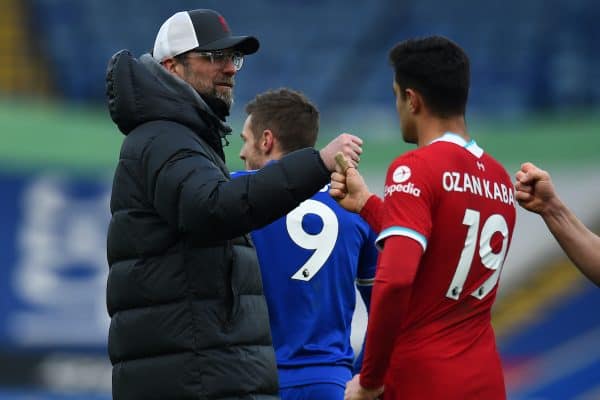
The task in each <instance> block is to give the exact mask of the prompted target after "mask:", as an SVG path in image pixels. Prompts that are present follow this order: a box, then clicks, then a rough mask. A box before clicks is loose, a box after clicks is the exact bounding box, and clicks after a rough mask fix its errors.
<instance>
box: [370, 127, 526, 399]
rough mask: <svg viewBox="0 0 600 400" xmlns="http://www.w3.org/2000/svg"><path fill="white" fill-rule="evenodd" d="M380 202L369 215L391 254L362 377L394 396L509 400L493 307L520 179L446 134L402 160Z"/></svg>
mask: <svg viewBox="0 0 600 400" xmlns="http://www.w3.org/2000/svg"><path fill="white" fill-rule="evenodd" d="M377 203H378V202H377V201H369V202H368V203H367V205H366V206H365V209H364V210H363V212H362V213H363V214H365V215H368V214H371V215H369V218H367V219H371V221H373V215H376V216H377V219H378V221H376V223H375V225H377V223H379V226H380V227H381V232H380V234H379V237H378V239H377V242H378V244H379V245H381V246H383V250H382V254H381V256H380V260H379V265H378V269H377V277H376V283H375V287H374V293H373V302H372V304H371V310H372V313H371V315H370V317H369V324H368V330H367V347H366V352H365V360H364V364H363V369H362V372H361V383H362V384H363V385H364V386H366V387H375V386H379V385H381V383H385V386H386V389H385V392H384V398H385V400H390V399H391V400H393V399H442V398H443V399H486V400H495V399H504V398H505V397H506V395H505V389H504V380H503V376H502V368H501V364H500V359H499V356H498V353H497V350H496V344H495V337H494V333H493V330H492V327H491V322H490V319H491V318H490V310H491V307H492V304H493V302H494V299H495V297H496V290H497V287H498V285H497V283H498V278H499V276H500V271H501V268H502V264H503V263H504V260H505V258H506V254H507V252H508V248H509V245H510V241H511V238H512V233H513V228H514V225H515V214H516V212H515V199H514V195H513V189H512V182H511V179H510V176H509V175H508V173H507V172H506V170H505V169H504V168H503V167H502V166H501V165H500V164H499V163H498V162H497V161H496V160H494V159H493V158H492V157H490V156H489V155H487V154H486V153H484V152H483V150H482V149H481V148H480V147H479V146H477V144H476V143H475V142H474V141H470V142H466V141H465V140H464V139H462V138H461V137H459V136H458V135H455V134H452V133H446V134H444V135H443V136H442V137H441V138H439V139H437V140H435V141H434V142H432V143H431V144H429V145H427V146H424V147H422V148H419V149H416V150H414V151H411V152H408V153H406V154H404V155H402V156H400V157H398V158H397V159H396V160H394V162H393V163H392V164H391V165H390V168H389V170H388V173H387V176H386V183H385V188H384V201H383V205H381V204H377ZM388 244H389V246H388ZM417 244H418V245H417ZM411 271H412V272H411ZM388 361H389V363H388ZM384 374H385V379H383V378H384Z"/></svg>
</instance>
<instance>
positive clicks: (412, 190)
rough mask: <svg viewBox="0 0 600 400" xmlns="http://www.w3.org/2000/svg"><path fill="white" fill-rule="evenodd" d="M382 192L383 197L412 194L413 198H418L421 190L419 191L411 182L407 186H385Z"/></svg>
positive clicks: (399, 184)
mask: <svg viewBox="0 0 600 400" xmlns="http://www.w3.org/2000/svg"><path fill="white" fill-rule="evenodd" d="M383 190H384V197H385V196H391V195H393V194H394V193H396V192H400V193H408V194H412V195H413V196H415V197H419V196H420V195H421V189H419V188H418V187H415V184H414V183H412V182H408V183H407V184H404V185H403V184H401V183H398V184H396V185H390V186H387V185H386V186H385V187H384V188H383Z"/></svg>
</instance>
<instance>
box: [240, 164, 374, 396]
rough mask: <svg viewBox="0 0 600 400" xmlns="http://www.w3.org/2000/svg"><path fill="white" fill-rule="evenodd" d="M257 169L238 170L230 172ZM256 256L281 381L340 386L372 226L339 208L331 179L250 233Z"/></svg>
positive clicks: (346, 372)
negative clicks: (307, 197)
mask: <svg viewBox="0 0 600 400" xmlns="http://www.w3.org/2000/svg"><path fill="white" fill-rule="evenodd" d="M254 172H255V171H239V172H234V173H232V174H231V176H232V177H233V178H235V177H236V176H240V175H245V174H251V173H254ZM251 237H252V240H253V242H254V245H255V247H256V252H257V254H258V259H259V262H260V267H261V272H262V278H263V286H264V291H265V296H266V299H267V304H268V308H269V317H270V323H271V332H272V336H273V345H274V347H275V352H276V356H277V366H278V369H279V381H280V386H281V387H282V388H285V387H290V386H297V385H305V384H310V383H318V382H330V383H337V384H341V385H345V383H346V381H347V380H348V379H350V378H351V372H350V371H351V368H352V362H353V359H354V353H353V350H352V347H351V345H350V327H351V321H352V315H353V313H354V307H355V303H356V291H355V283H356V284H358V285H359V290H360V289H361V287H360V285H364V286H366V288H367V290H364V291H363V290H361V294H363V298H365V297H366V298H365V302H366V303H367V306H368V301H369V299H368V295H369V294H370V286H371V285H372V283H373V279H374V277H375V266H376V263H377V250H376V248H375V244H374V243H375V238H376V235H375V233H374V232H373V231H372V230H371V229H370V228H369V225H368V224H367V223H366V222H365V221H364V220H363V219H362V218H361V217H360V216H359V215H357V214H354V213H350V212H348V211H346V210H344V209H343V208H342V207H340V206H339V205H338V204H337V203H336V201H335V200H334V199H333V198H332V197H331V196H330V195H329V186H326V187H324V188H323V189H321V191H319V192H318V193H317V194H315V195H314V196H313V197H312V198H310V199H308V200H306V201H304V202H302V203H301V204H300V205H299V206H298V207H297V208H296V209H294V210H293V211H291V212H290V213H289V214H288V215H287V216H285V217H283V218H280V219H278V220H277V221H275V222H273V223H271V224H270V225H267V226H265V227H264V228H261V229H258V230H255V231H253V232H252V234H251Z"/></svg>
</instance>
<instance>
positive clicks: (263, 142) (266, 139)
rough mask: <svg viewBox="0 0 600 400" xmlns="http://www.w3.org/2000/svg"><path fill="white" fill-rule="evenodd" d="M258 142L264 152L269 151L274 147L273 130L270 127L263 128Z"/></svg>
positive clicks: (267, 152)
mask: <svg viewBox="0 0 600 400" xmlns="http://www.w3.org/2000/svg"><path fill="white" fill-rule="evenodd" d="M259 144H260V147H261V149H263V151H264V152H265V154H269V153H271V152H272V151H273V150H274V148H275V135H274V134H273V131H271V130H270V129H265V130H264V131H263V134H262V137H261V138H260V143H259Z"/></svg>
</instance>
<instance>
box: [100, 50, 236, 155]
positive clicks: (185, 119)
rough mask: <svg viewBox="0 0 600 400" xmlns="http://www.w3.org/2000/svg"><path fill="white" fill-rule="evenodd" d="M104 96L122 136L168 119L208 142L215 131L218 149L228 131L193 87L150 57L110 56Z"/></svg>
mask: <svg viewBox="0 0 600 400" xmlns="http://www.w3.org/2000/svg"><path fill="white" fill-rule="evenodd" d="M106 96H107V99H108V110H109V111H110V116H111V118H112V120H113V121H114V122H115V124H117V126H118V127H119V130H120V131H121V132H122V133H123V134H125V135H127V134H128V133H129V132H131V131H132V130H133V129H134V128H136V127H137V126H139V125H141V124H143V123H145V122H149V121H155V120H169V121H175V122H178V123H180V124H183V125H186V126H188V127H189V128H190V129H192V130H193V131H194V132H196V133H197V134H198V135H199V136H201V137H203V138H204V139H207V141H208V142H209V143H214V141H215V137H214V136H215V133H214V132H215V131H216V132H218V136H219V138H216V139H218V142H219V147H220V138H222V137H225V135H227V134H229V133H230V132H231V128H230V127H229V126H227V125H225V124H224V123H223V122H222V121H221V120H220V119H219V118H218V117H217V115H216V114H215V113H214V112H213V111H212V110H211V109H210V107H209V106H208V105H207V104H206V102H205V101H204V100H203V99H202V97H201V96H200V95H199V94H198V93H197V92H196V90H195V89H194V88H193V87H192V86H190V85H189V84H188V83H187V82H185V81H184V80H182V79H180V78H179V77H177V76H175V75H173V74H171V73H169V72H168V71H167V70H166V69H165V68H164V67H163V66H162V65H160V64H159V63H158V62H157V61H156V60H155V59H154V58H153V57H152V56H151V55H150V54H144V55H142V56H141V57H140V58H139V59H136V58H134V57H133V55H132V54H131V53H130V52H129V51H128V50H121V51H119V52H118V53H116V54H115V55H113V56H112V58H111V59H110V62H109V64H108V68H107V72H106ZM211 128H212V129H211ZM207 135H208V136H212V137H206V136H207Z"/></svg>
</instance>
